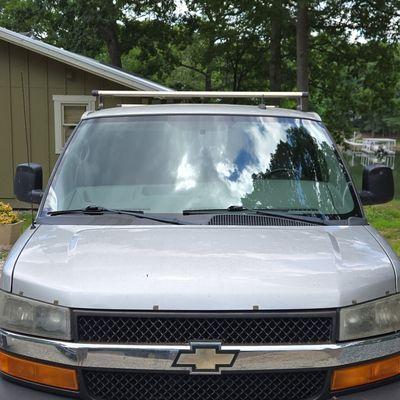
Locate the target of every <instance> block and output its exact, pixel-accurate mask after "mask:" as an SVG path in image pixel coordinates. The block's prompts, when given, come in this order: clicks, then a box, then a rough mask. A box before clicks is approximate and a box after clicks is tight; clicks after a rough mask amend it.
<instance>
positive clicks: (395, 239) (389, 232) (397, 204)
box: [365, 200, 400, 256]
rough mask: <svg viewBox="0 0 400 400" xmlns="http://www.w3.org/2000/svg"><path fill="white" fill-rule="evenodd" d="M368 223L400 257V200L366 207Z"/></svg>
mask: <svg viewBox="0 0 400 400" xmlns="http://www.w3.org/2000/svg"><path fill="white" fill-rule="evenodd" d="M365 211H366V214H367V218H368V221H369V223H370V224H371V225H373V226H374V227H375V228H376V229H378V231H379V232H380V233H381V234H382V235H383V236H384V237H385V238H386V239H387V241H388V242H389V243H390V244H391V246H392V247H393V250H394V251H395V252H396V253H397V255H399V256H400V200H395V201H392V202H390V203H387V204H381V205H379V206H370V207H365Z"/></svg>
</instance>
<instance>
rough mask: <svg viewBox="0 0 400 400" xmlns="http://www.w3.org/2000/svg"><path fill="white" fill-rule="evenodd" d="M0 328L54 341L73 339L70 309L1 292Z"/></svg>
mask: <svg viewBox="0 0 400 400" xmlns="http://www.w3.org/2000/svg"><path fill="white" fill-rule="evenodd" d="M0 328H3V329H7V330H10V331H13V332H18V333H26V334H28V335H33V336H43V337H48V338H53V339H66V340H69V339H71V323H70V312H69V309H68V308H65V307H59V306H54V305H52V304H47V303H42V302H40V301H35V300H30V299H26V298H24V297H21V296H16V295H13V294H9V293H5V292H3V291H0Z"/></svg>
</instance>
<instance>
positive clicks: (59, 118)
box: [53, 94, 96, 154]
mask: <svg viewBox="0 0 400 400" xmlns="http://www.w3.org/2000/svg"><path fill="white" fill-rule="evenodd" d="M53 102H54V134H55V152H56V154H60V153H61V151H62V148H63V147H64V144H63V126H64V124H63V122H64V121H63V106H66V105H67V106H69V105H81V104H84V105H86V111H94V110H95V109H96V97H93V96H83V95H82V96H81V95H79V96H77V95H58V94H57V95H53Z"/></svg>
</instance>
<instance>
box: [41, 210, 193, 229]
mask: <svg viewBox="0 0 400 400" xmlns="http://www.w3.org/2000/svg"><path fill="white" fill-rule="evenodd" d="M104 213H111V214H120V215H130V216H132V217H135V218H143V219H148V220H151V221H156V222H164V223H166V224H172V225H191V224H189V223H188V222H185V221H182V220H179V219H177V218H172V219H170V218H162V217H153V216H150V215H146V214H144V213H143V211H128V210H115V209H112V208H105V207H99V206H87V207H85V208H82V209H77V210H60V211H50V212H48V213H47V215H50V216H56V215H67V214H85V215H102V214H104Z"/></svg>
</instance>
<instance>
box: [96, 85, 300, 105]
mask: <svg viewBox="0 0 400 400" xmlns="http://www.w3.org/2000/svg"><path fill="white" fill-rule="evenodd" d="M92 95H93V96H96V97H98V98H99V103H100V104H99V106H100V108H102V106H103V98H104V97H141V98H154V99H192V98H200V99H205V98H216V99H223V98H232V99H233V98H236V99H237V98H256V99H261V100H262V101H263V100H264V99H297V100H298V105H299V107H298V108H299V109H300V110H303V99H305V98H307V97H308V92H206V91H204V92H203V91H165V92H161V91H143V90H93V91H92Z"/></svg>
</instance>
